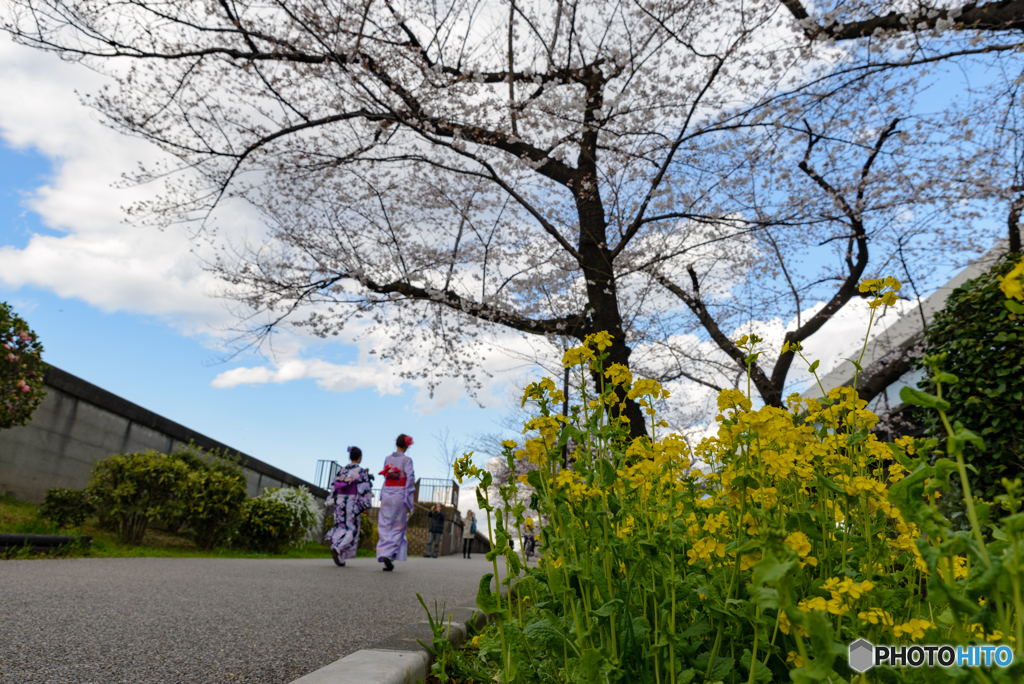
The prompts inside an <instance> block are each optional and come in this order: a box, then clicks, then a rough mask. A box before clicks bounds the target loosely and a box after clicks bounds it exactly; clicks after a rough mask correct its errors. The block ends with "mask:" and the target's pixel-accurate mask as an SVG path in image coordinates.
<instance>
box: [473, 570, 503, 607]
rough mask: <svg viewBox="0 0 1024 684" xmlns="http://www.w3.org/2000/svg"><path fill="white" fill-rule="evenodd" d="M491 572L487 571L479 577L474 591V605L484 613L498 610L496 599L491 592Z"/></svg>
mask: <svg viewBox="0 0 1024 684" xmlns="http://www.w3.org/2000/svg"><path fill="white" fill-rule="evenodd" d="M492 577H494V575H493V574H492V573H487V574H486V575H484V576H483V577H481V578H480V587H479V588H478V589H477V591H476V606H477V608H479V609H480V610H482V611H483V612H484V613H486V614H488V615H493V614H494V613H497V612H498V600H497V598H495V595H494V593H493V592H491V578H492Z"/></svg>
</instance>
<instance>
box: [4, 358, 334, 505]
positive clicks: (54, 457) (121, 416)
mask: <svg viewBox="0 0 1024 684" xmlns="http://www.w3.org/2000/svg"><path fill="white" fill-rule="evenodd" d="M44 382H45V384H46V392H47V394H46V398H45V399H43V402H42V404H40V405H39V408H38V409H37V410H36V412H35V413H34V414H33V417H32V421H31V422H29V424H28V425H25V426H23V427H16V428H11V429H9V430H2V431H0V493H8V492H9V493H11V494H13V495H14V496H16V497H18V498H19V499H22V500H25V501H33V502H36V503H40V502H42V500H43V497H44V496H45V494H46V491H47V490H48V489H51V488H53V487H69V488H72V489H81V488H83V487H85V485H86V483H88V481H89V476H90V475H91V473H92V470H93V467H94V466H95V465H96V462H97V461H99V460H101V459H104V458H106V457H108V456H110V455H112V454H117V453H130V452H134V451H144V450H146V449H156V450H157V451H160V452H163V453H168V452H169V451H171V450H173V449H174V448H175V446H177V445H178V444H182V443H185V444H187V443H188V442H190V441H191V442H194V443H195V444H196V446H199V447H200V448H202V449H205V450H208V451H209V450H213V449H219V450H221V453H229V454H232V455H233V454H238V455H239V456H240V457H241V462H242V465H243V466H244V467H245V470H246V474H247V476H248V485H249V495H250V496H257V495H258V494H259V493H260V492H262V491H263V490H264V489H266V488H267V487H280V486H282V485H288V486H292V487H296V486H299V485H305V486H306V487H308V488H309V490H310V491H311V492H313V494H314V496H317V497H319V498H320V499H323V498H324V497H326V496H327V492H325V491H324V490H322V489H320V488H319V487H316V486H315V485H313V484H311V483H309V482H306V481H305V480H301V479H299V478H297V477H295V476H294V475H290V474H288V473H286V472H284V471H283V470H280V469H279V468H275V467H274V466H272V465H269V464H267V463H264V462H262V461H260V460H258V459H255V458H253V457H251V456H247V455H245V454H243V453H241V452H239V451H237V450H236V449H232V448H231V447H229V446H227V445H226V444H222V443H221V442H218V441H217V440H214V439H210V438H209V437H206V436H205V435H201V434H199V433H198V432H195V431H194V430H190V429H188V428H187V427H185V426H183V425H180V424H178V423H175V422H174V421H172V420H168V419H167V418H164V417H163V416H160V415H157V414H156V413H153V412H152V411H148V410H146V409H144V408H142V407H141V406H139V405H137V404H133V403H132V402H130V401H127V400H125V399H122V398H121V397H119V396H117V395H115V394H112V393H110V392H108V391H106V390H104V389H101V388H99V387H97V386H96V385H93V384H92V383H89V382H86V381H85V380H82V379H81V378H78V377H76V376H74V375H71V374H70V373H67V372H65V371H62V370H60V369H59V368H53V367H51V368H50V369H49V370H47V371H46V375H45V376H44Z"/></svg>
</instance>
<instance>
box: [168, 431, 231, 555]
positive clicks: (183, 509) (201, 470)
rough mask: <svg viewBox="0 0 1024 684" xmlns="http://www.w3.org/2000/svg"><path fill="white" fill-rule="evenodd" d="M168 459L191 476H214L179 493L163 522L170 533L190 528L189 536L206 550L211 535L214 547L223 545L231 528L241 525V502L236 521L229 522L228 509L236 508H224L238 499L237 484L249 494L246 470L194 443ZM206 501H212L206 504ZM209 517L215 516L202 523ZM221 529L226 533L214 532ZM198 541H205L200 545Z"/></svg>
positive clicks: (186, 485)
mask: <svg viewBox="0 0 1024 684" xmlns="http://www.w3.org/2000/svg"><path fill="white" fill-rule="evenodd" d="M168 456H169V457H170V458H172V459H175V460H178V461H181V462H182V463H183V464H185V466H186V467H187V468H188V470H189V472H190V473H196V474H203V475H205V474H214V475H215V476H214V477H212V478H205V477H202V478H199V479H197V480H195V481H194V482H192V483H185V489H183V490H182V491H181V492H179V494H178V496H176V497H175V499H174V502H173V504H172V505H169V506H168V508H167V517H166V518H164V519H163V522H164V524H165V525H166V527H167V529H168V531H170V532H178V531H179V529H181V528H183V527H184V528H187V532H188V533H189V534H191V535H192V537H193V538H194V539H196V543H197V544H199V545H200V546H202V547H203V548H210V547H207V546H206V544H207V543H210V542H209V540H210V537H209V536H208V535H209V534H214V537H215V538H216V541H214V542H212V543H214V544H217V543H220V542H222V541H224V540H225V539H226V537H227V535H229V534H230V528H231V527H232V526H233V525H235V524H237V522H238V519H239V518H238V516H240V515H241V504H242V501H238V502H237V504H238V505H237V507H234V509H235V513H234V520H229V518H230V517H231V516H230V515H229V514H228V509H230V508H232V507H233V504H231V505H228V509H225V508H224V506H225V505H226V504H227V503H228V502H229V501H235V500H237V499H238V496H237V492H234V490H235V487H234V486H232V485H230V484H229V483H230V482H231V481H233V480H238V481H240V482H241V483H242V484H241V486H242V491H243V492H245V491H246V484H245V483H246V476H245V470H244V469H243V468H242V466H241V464H240V463H239V459H238V457H237V456H236V457H227V456H223V455H222V454H221V452H220V451H219V450H217V449H214V450H211V451H206V450H203V449H202V448H200V447H198V446H196V444H195V443H194V442H189V443H188V444H178V445H177V446H176V447H175V448H174V449H173V450H172V451H171V453H170V454H168ZM190 478H191V476H190ZM197 497H202V498H203V500H197ZM207 497H212V499H210V500H206V498H207ZM243 500H244V499H243ZM217 510H220V513H216V512H215V511H217ZM207 513H209V514H210V515H211V516H212V519H211V520H210V521H209V522H205V521H204V520H203V519H202V517H203V516H205V515H206V514H207ZM225 516H227V517H225ZM199 527H202V528H203V530H204V531H203V532H199V537H197V536H196V534H197V531H198V529H199ZM220 528H224V532H223V533H213V532H212V531H213V530H215V529H220ZM199 539H202V540H203V541H202V542H200V541H199Z"/></svg>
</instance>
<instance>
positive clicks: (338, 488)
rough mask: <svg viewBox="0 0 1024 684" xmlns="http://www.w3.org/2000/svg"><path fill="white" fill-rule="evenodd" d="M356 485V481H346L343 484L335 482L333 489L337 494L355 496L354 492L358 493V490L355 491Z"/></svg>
mask: <svg viewBox="0 0 1024 684" xmlns="http://www.w3.org/2000/svg"><path fill="white" fill-rule="evenodd" d="M358 486H359V485H358V483H355V482H346V483H345V484H342V483H340V482H335V483H334V491H335V492H337V493H338V494H341V495H342V496H355V495H356V494H358V492H357V491H356V488H357V487H358Z"/></svg>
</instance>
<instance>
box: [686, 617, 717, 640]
mask: <svg viewBox="0 0 1024 684" xmlns="http://www.w3.org/2000/svg"><path fill="white" fill-rule="evenodd" d="M712 629H714V628H713V627H712V626H711V625H710V624H709V623H708V622H707V621H705V620H701V621H700V622H698V623H697V624H695V625H690V627H689V628H688V629H687V630H686V631H684V632H683V633H682V634H680V635H679V637H680V638H682V639H693V638H694V637H699V636H704V635H705V634H707V633H708V632H710V631H711V630H712Z"/></svg>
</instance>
